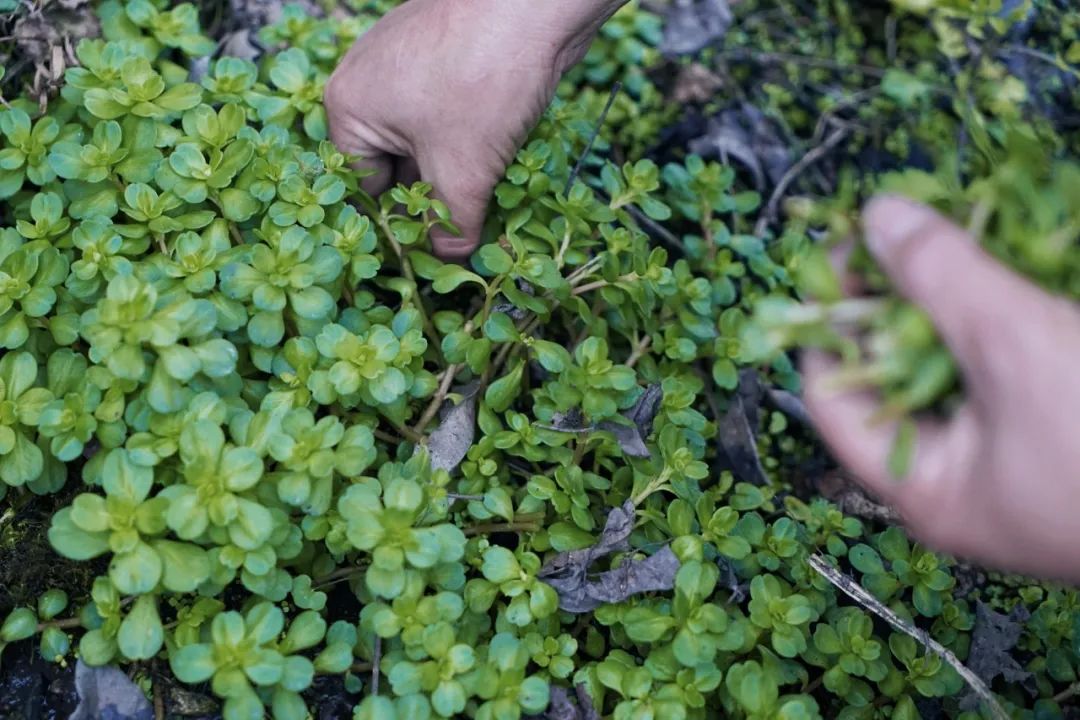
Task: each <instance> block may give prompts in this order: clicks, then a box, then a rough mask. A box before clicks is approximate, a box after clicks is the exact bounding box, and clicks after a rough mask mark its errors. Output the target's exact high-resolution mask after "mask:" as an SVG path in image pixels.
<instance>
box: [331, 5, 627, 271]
mask: <svg viewBox="0 0 1080 720" xmlns="http://www.w3.org/2000/svg"><path fill="white" fill-rule="evenodd" d="M621 4H622V0H544V1H543V2H536V0H410V2H408V3H405V4H404V5H402V6H400V7H398V8H396V9H395V10H393V11H392V12H390V13H388V14H387V15H386V17H384V18H383V19H382V20H380V21H379V22H378V23H376V24H375V26H374V27H373V28H372V29H371V30H370V31H368V32H367V33H366V34H365V35H364V36H363V37H361V38H360V39H359V40H358V41H357V42H356V44H355V45H354V46H353V48H352V49H351V50H350V51H349V53H348V54H347V55H346V56H345V58H344V59H343V60H342V62H341V64H340V65H339V66H338V68H337V69H336V70H335V72H334V74H333V76H332V77H331V78H330V81H329V83H328V84H327V87H326V96H325V102H326V110H327V115H328V117H329V123H330V136H331V139H332V140H333V141H334V142H335V143H336V144H337V145H338V146H339V147H340V148H341V149H342V150H344V151H345V152H348V153H350V154H355V155H359V156H361V157H362V158H363V161H362V162H361V163H360V164H361V166H362V167H367V168H371V169H373V170H374V171H375V174H374V175H373V176H371V177H369V178H367V179H366V181H365V188H366V189H368V190H369V191H370V192H380V191H382V190H383V189H385V188H386V187H388V186H389V185H390V184H392V183H394V182H405V183H411V182H414V181H415V180H418V179H422V180H423V181H425V182H429V183H431V184H432V186H433V187H434V193H435V195H436V197H438V198H439V199H441V200H443V201H444V202H445V203H446V204H447V205H448V206H449V208H450V211H451V214H452V218H453V221H454V223H455V224H456V225H457V226H458V227H459V228H460V230H461V233H462V235H461V237H451V236H449V235H448V234H446V233H443V232H441V231H440V232H439V233H437V234H435V236H434V237H433V238H432V241H433V244H434V246H435V251H436V252H437V253H438V254H439V255H441V256H443V257H446V258H454V259H460V258H463V257H465V256H467V255H468V254H469V253H470V252H472V250H473V249H474V248H475V247H476V245H477V244H478V243H479V241H480V233H481V230H482V228H483V224H484V216H485V213H486V209H487V204H488V200H489V198H490V196H491V192H492V189H493V188H494V187H495V184H496V183H497V182H498V180H499V178H500V177H502V175H503V173H504V172H505V171H506V167H507V166H508V165H509V163H510V162H511V161H512V160H513V158H514V155H515V154H516V152H517V150H518V147H519V146H520V144H521V143H522V141H524V139H525V137H526V135H527V134H528V133H529V131H530V130H531V129H532V127H533V126H534V125H535V123H536V121H537V120H538V119H539V117H540V114H541V113H542V112H543V111H544V110H545V109H546V108H547V106H548V104H549V103H550V102H551V99H552V96H553V95H554V93H555V89H556V86H557V84H558V82H559V79H560V77H561V76H562V73H563V72H564V71H565V70H566V69H568V68H569V67H570V66H572V65H573V64H574V63H576V62H578V61H579V60H580V59H581V57H582V56H583V55H584V53H585V51H586V49H587V48H588V44H589V41H590V40H591V38H592V36H593V34H595V32H596V30H597V29H598V28H599V26H600V25H601V24H602V23H603V21H604V20H605V19H606V18H607V17H608V16H610V15H611V14H612V13H614V11H615V10H616V9H617V8H618V7H619V6H620V5H621Z"/></svg>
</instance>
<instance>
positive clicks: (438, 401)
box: [413, 365, 461, 435]
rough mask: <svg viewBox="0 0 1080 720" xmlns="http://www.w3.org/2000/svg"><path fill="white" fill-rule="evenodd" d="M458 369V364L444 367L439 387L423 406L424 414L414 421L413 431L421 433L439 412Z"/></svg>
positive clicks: (459, 367)
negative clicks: (425, 405)
mask: <svg viewBox="0 0 1080 720" xmlns="http://www.w3.org/2000/svg"><path fill="white" fill-rule="evenodd" d="M460 369H461V366H460V365H451V366H450V367H448V368H446V372H444V373H443V379H442V382H441V383H439V389H438V390H436V391H435V395H434V397H432V398H431V402H429V403H428V406H427V407H426V408H424V414H423V415H421V416H420V419H419V420H417V421H416V425H414V426H413V432H414V433H416V434H417V435H423V434H424V430H425V429H427V426H428V425H429V424H430V423H431V421H432V420H434V419H435V416H436V415H437V414H438V413H439V408H441V407H442V405H443V403H444V402H445V401H446V396H447V395H448V394H449V393H450V386H451V385H452V384H453V383H454V378H455V377H457V374H458V370H460Z"/></svg>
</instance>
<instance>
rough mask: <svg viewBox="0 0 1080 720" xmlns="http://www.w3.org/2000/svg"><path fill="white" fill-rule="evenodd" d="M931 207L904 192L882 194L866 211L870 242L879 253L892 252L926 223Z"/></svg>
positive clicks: (868, 241)
mask: <svg viewBox="0 0 1080 720" xmlns="http://www.w3.org/2000/svg"><path fill="white" fill-rule="evenodd" d="M930 212H931V211H930V210H929V209H928V208H927V207H926V206H924V205H921V204H919V203H917V202H915V201H914V200H909V199H908V198H906V197H902V196H900V195H879V196H877V197H875V198H874V199H873V200H871V201H870V202H869V203H867V205H866V209H865V210H864V211H863V229H864V230H865V231H866V244H867V246H868V247H869V248H870V251H871V252H872V253H874V254H875V255H877V256H879V257H880V256H881V255H885V254H888V253H889V252H890V251H891V250H892V248H894V247H895V246H896V245H898V244H900V243H903V242H904V241H905V240H907V239H908V238H909V237H911V236H912V235H913V234H914V233H915V232H916V231H917V230H918V229H919V228H921V227H923V226H924V225H925V224H926V221H927V217H928V215H929V213H930Z"/></svg>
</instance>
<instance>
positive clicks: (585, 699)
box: [534, 683, 600, 720]
mask: <svg viewBox="0 0 1080 720" xmlns="http://www.w3.org/2000/svg"><path fill="white" fill-rule="evenodd" d="M534 717H535V718H543V720H600V715H599V714H598V713H597V712H596V709H595V708H594V707H593V702H592V698H591V697H590V696H589V690H588V688H586V687H585V685H584V684H582V683H578V684H577V686H576V687H575V688H574V695H573V696H571V695H570V690H569V689H568V688H564V687H562V686H561V685H552V686H551V700H550V701H549V702H548V708H547V710H546V711H545V712H544V714H543V715H536V716H534Z"/></svg>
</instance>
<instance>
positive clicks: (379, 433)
mask: <svg viewBox="0 0 1080 720" xmlns="http://www.w3.org/2000/svg"><path fill="white" fill-rule="evenodd" d="M371 434H372V435H374V436H375V437H376V438H378V439H379V440H382V441H383V442H388V443H390V444H392V445H400V444H401V443H403V442H405V440H404V438H399V437H398V436H396V435H391V434H390V433H388V432H386V431H385V430H380V429H378V428H375V429H374V430H372V431H371Z"/></svg>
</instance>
